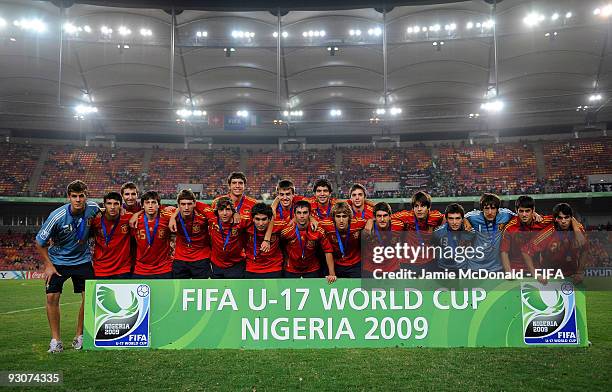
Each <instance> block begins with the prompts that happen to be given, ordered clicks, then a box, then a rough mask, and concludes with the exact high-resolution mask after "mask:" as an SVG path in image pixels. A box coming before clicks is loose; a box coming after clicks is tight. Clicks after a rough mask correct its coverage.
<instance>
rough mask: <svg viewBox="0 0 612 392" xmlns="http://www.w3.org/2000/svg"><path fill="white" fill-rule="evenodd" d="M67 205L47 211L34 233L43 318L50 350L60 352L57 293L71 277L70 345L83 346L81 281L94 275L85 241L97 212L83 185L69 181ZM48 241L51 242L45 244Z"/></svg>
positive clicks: (83, 286)
mask: <svg viewBox="0 0 612 392" xmlns="http://www.w3.org/2000/svg"><path fill="white" fill-rule="evenodd" d="M66 194H67V196H68V202H69V203H68V204H65V205H63V206H61V207H59V208H57V209H56V210H54V211H53V212H51V214H49V217H48V218H47V220H46V221H45V223H43V225H42V227H41V228H40V231H39V232H38V234H37V235H36V250H37V251H38V253H39V254H40V257H41V258H42V260H43V262H44V264H45V272H44V273H45V283H46V293H47V303H46V309H47V318H48V320H49V327H50V329H51V342H50V343H49V351H48V352H50V353H58V352H62V351H64V346H63V344H62V340H61V336H60V305H59V301H60V296H61V294H62V288H63V286H64V282H65V281H66V280H68V279H70V278H72V285H73V287H74V292H75V293H81V308H80V310H79V316H78V318H77V325H76V337H75V338H74V340H73V341H72V346H73V347H74V348H75V349H76V350H80V349H81V348H83V309H84V308H83V307H84V303H85V280H87V279H91V278H93V276H94V271H93V268H92V266H91V253H90V250H89V245H88V244H87V237H88V235H89V229H90V222H91V219H92V218H93V217H94V216H95V215H96V214H97V213H98V212H99V211H100V209H99V208H98V206H97V204H96V203H93V202H88V201H87V185H85V183H83V182H82V181H78V180H77V181H73V182H71V183H70V184H69V185H68V187H67V189H66ZM49 241H52V243H53V244H52V245H51V246H50V247H49Z"/></svg>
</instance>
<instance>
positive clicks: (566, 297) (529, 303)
mask: <svg viewBox="0 0 612 392" xmlns="http://www.w3.org/2000/svg"><path fill="white" fill-rule="evenodd" d="M521 303H522V309H523V312H522V314H523V338H524V341H525V344H546V345H559V344H560V345H563V344H579V343H580V337H579V336H578V330H577V324H576V295H575V293H574V286H573V285H572V284H571V283H569V282H558V283H549V284H547V285H542V284H540V283H537V282H533V283H531V282H529V283H523V284H521Z"/></svg>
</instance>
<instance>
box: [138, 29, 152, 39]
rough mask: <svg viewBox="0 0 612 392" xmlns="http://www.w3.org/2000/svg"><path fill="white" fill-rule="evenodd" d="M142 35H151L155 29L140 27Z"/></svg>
mask: <svg viewBox="0 0 612 392" xmlns="http://www.w3.org/2000/svg"><path fill="white" fill-rule="evenodd" d="M140 35H142V36H143V37H150V36H152V35H153V31H151V29H145V28H142V29H140Z"/></svg>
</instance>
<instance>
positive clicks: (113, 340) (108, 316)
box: [94, 284, 150, 347]
mask: <svg viewBox="0 0 612 392" xmlns="http://www.w3.org/2000/svg"><path fill="white" fill-rule="evenodd" d="M149 308H150V288H149V286H148V285H146V284H98V285H96V307H95V314H94V323H95V328H94V333H95V336H94V345H95V346H96V347H149V345H150V344H149Z"/></svg>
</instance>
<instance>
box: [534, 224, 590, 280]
mask: <svg viewBox="0 0 612 392" xmlns="http://www.w3.org/2000/svg"><path fill="white" fill-rule="evenodd" d="M580 231H581V232H582V233H584V228H583V227H582V226H581V227H580ZM573 234H574V232H573V231H557V229H556V227H555V224H554V223H553V224H550V225H548V226H547V227H546V228H545V229H543V230H542V231H541V232H539V233H538V235H537V236H536V237H535V238H534V239H532V240H531V241H530V242H529V243H527V244H525V245H524V246H523V248H522V250H523V252H525V253H527V254H528V255H530V256H532V257H533V256H534V255H535V254H537V253H539V254H540V265H541V267H542V268H558V269H561V271H562V272H563V275H564V276H571V275H574V274H576V273H577V272H578V270H579V266H580V256H581V255H582V251H583V249H581V248H577V247H576V245H575V244H574V239H575V237H574V235H573Z"/></svg>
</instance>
